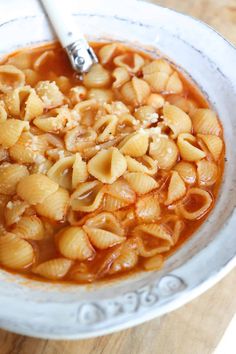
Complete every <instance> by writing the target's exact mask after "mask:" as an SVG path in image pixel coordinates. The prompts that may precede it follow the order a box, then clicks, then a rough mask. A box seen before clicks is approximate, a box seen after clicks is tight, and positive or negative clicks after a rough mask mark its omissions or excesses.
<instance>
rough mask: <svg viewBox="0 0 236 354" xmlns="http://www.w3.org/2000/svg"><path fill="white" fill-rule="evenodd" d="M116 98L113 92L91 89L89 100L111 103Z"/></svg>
mask: <svg viewBox="0 0 236 354" xmlns="http://www.w3.org/2000/svg"><path fill="white" fill-rule="evenodd" d="M113 98H114V94H113V91H112V90H109V89H101V88H91V89H90V90H89V92H88V99H95V100H96V101H98V102H99V103H105V102H111V101H112V100H113Z"/></svg>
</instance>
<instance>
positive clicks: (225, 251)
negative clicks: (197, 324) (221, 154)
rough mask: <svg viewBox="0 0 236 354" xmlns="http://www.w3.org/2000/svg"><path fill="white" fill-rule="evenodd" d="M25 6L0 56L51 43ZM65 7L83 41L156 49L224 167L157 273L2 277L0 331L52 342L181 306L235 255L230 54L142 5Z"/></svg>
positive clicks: (210, 35)
mask: <svg viewBox="0 0 236 354" xmlns="http://www.w3.org/2000/svg"><path fill="white" fill-rule="evenodd" d="M28 3H29V4H30V5H29V6H28V7H27V11H26V13H24V15H22V16H21V15H20V14H19V16H17V17H16V18H15V19H12V20H11V21H8V22H5V23H4V24H2V25H1V26H0V38H1V47H0V56H4V55H5V54H6V53H9V52H11V51H13V50H15V49H18V48H20V47H26V46H29V45H35V44H38V43H43V42H47V41H51V40H53V39H54V37H55V36H54V33H53V31H52V30H51V27H50V24H49V23H48V20H47V18H46V17H45V15H44V14H43V11H42V9H41V7H40V5H39V4H38V2H37V1H31V2H28ZM71 5H72V8H73V17H74V19H75V21H76V22H77V23H78V24H79V26H80V28H83V30H84V32H85V33H86V35H87V36H88V38H89V39H92V40H100V41H101V40H116V41H122V42H125V43H129V44H130V45H132V46H136V47H138V48H142V49H144V50H146V51H149V52H151V53H153V54H154V55H157V54H158V52H157V49H158V50H159V51H161V52H162V53H164V54H165V55H167V56H168V57H169V58H171V59H172V60H173V61H174V62H175V63H176V64H177V65H179V66H180V67H181V68H184V70H186V72H187V73H188V74H189V75H190V76H191V78H192V79H193V80H194V81H195V82H196V83H197V84H198V86H199V87H200V88H201V90H202V91H203V92H204V93H206V95H207V97H208V99H209V101H210V103H211V105H212V106H213V107H214V109H215V110H216V111H217V112H218V114H219V117H220V119H221V122H222V123H223V127H224V135H225V142H226V163H225V174H224V179H223V183H222V187H221V190H220V194H219V197H218V200H217V203H216V206H215V208H214V210H213V212H212V213H211V214H210V216H209V217H208V219H207V220H206V221H205V223H204V224H203V225H202V227H201V228H200V229H199V230H198V232H197V233H196V234H195V235H194V237H192V238H191V239H190V240H189V241H188V242H186V243H185V245H184V246H183V247H182V248H180V249H179V250H178V251H177V252H176V253H175V254H173V255H172V256H171V257H170V258H169V259H168V261H167V262H166V264H165V267H164V269H163V270H162V271H160V272H157V273H156V272H151V273H142V274H138V275H136V276H133V277H132V278H129V279H123V280H122V281H117V282H114V283H112V284H102V285H93V286H91V287H89V288H88V287H83V286H73V285H60V284H56V285H55V284H50V283H43V282H42V283H41V282H37V281H31V280H30V281H29V280H26V279H24V278H22V277H21V276H17V275H11V274H9V273H7V272H4V271H1V272H0V279H1V282H0V300H1V303H2V304H3V306H2V310H1V315H0V325H1V326H2V327H4V328H8V329H11V330H14V331H17V332H20V333H27V334H31V335H35V336H45V337H55V338H57V337H61V336H62V337H64V338H65V337H67V338H70V337H71V338H74V337H76V338H79V337H88V336H93V335H97V334H103V333H108V332H109V331H113V330H116V329H121V328H124V327H126V326H127V327H128V326H131V325H133V324H136V323H139V322H141V321H143V320H144V319H148V318H152V317H154V316H155V315H158V314H162V313H165V312H167V311H169V310H171V309H172V308H174V307H177V306H180V305H181V304H182V303H183V302H185V301H187V299H190V298H192V297H193V296H195V295H196V294H197V292H199V291H201V289H203V288H207V286H209V285H210V284H211V283H213V282H214V281H216V279H217V278H219V277H220V274H223V272H225V271H226V269H227V267H226V265H227V264H228V267H230V266H231V264H232V263H233V262H234V260H233V259H234V256H235V252H236V239H235V238H234V237H233V232H232V230H233V224H236V223H235V221H234V220H233V212H234V206H235V202H236V198H235V197H236V189H235V186H236V177H235V176H236V164H235V163H233V162H235V161H236V149H234V144H233V142H234V135H235V133H236V112H235V110H234V109H232V108H233V107H234V103H235V94H236V72H235V70H234V63H235V62H236V52H235V49H234V48H233V47H232V46H231V45H230V44H229V43H227V42H226V41H225V40H224V39H223V38H222V37H220V36H219V35H217V34H216V33H215V32H214V31H213V30H211V29H210V28H208V27H207V26H205V25H203V24H202V23H200V22H198V21H196V20H193V19H191V18H189V17H187V16H184V15H181V14H178V13H176V12H173V11H170V10H168V9H164V8H160V7H157V6H154V5H151V4H147V3H143V2H141V1H138V2H136V1H126V2H125V4H124V3H122V2H121V3H120V4H119V8H118V9H117V8H116V10H115V13H114V4H113V5H112V1H111V2H108V1H103V0H102V1H101V0H100V1H99V2H96V1H86V2H77V1H71ZM32 29H33V30H32ZM222 53H224V56H223V55H222ZM207 283H208V285H207ZM193 289H195V290H193Z"/></svg>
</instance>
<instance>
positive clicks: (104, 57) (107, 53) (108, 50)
mask: <svg viewBox="0 0 236 354" xmlns="http://www.w3.org/2000/svg"><path fill="white" fill-rule="evenodd" d="M117 47H118V44H117V43H109V44H106V45H104V46H103V47H102V48H101V49H100V50H99V52H98V57H99V59H100V63H101V64H107V63H108V62H109V61H110V60H111V59H112V57H113V55H114V54H115V51H116V49H117Z"/></svg>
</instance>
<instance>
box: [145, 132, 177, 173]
mask: <svg viewBox="0 0 236 354" xmlns="http://www.w3.org/2000/svg"><path fill="white" fill-rule="evenodd" d="M149 155H150V156H151V157H152V158H153V159H154V160H156V162H157V166H158V167H159V168H160V169H163V170H168V169H170V168H171V167H173V166H174V165H175V163H176V161H177V158H178V155H179V152H178V148H177V146H176V144H175V142H174V141H173V140H171V139H168V138H165V137H153V141H152V142H151V144H150V149H149Z"/></svg>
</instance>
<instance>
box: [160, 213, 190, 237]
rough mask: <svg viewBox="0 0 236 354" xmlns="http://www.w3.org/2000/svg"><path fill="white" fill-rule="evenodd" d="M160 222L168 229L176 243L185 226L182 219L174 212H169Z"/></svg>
mask: <svg viewBox="0 0 236 354" xmlns="http://www.w3.org/2000/svg"><path fill="white" fill-rule="evenodd" d="M162 224H163V225H164V226H166V228H167V229H168V230H170V232H171V235H172V239H173V242H174V244H176V243H177V242H178V240H179V237H180V235H181V233H182V231H183V229H184V227H185V224H184V221H183V220H182V219H181V218H179V216H177V215H175V214H169V215H166V216H165V217H164V218H162Z"/></svg>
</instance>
